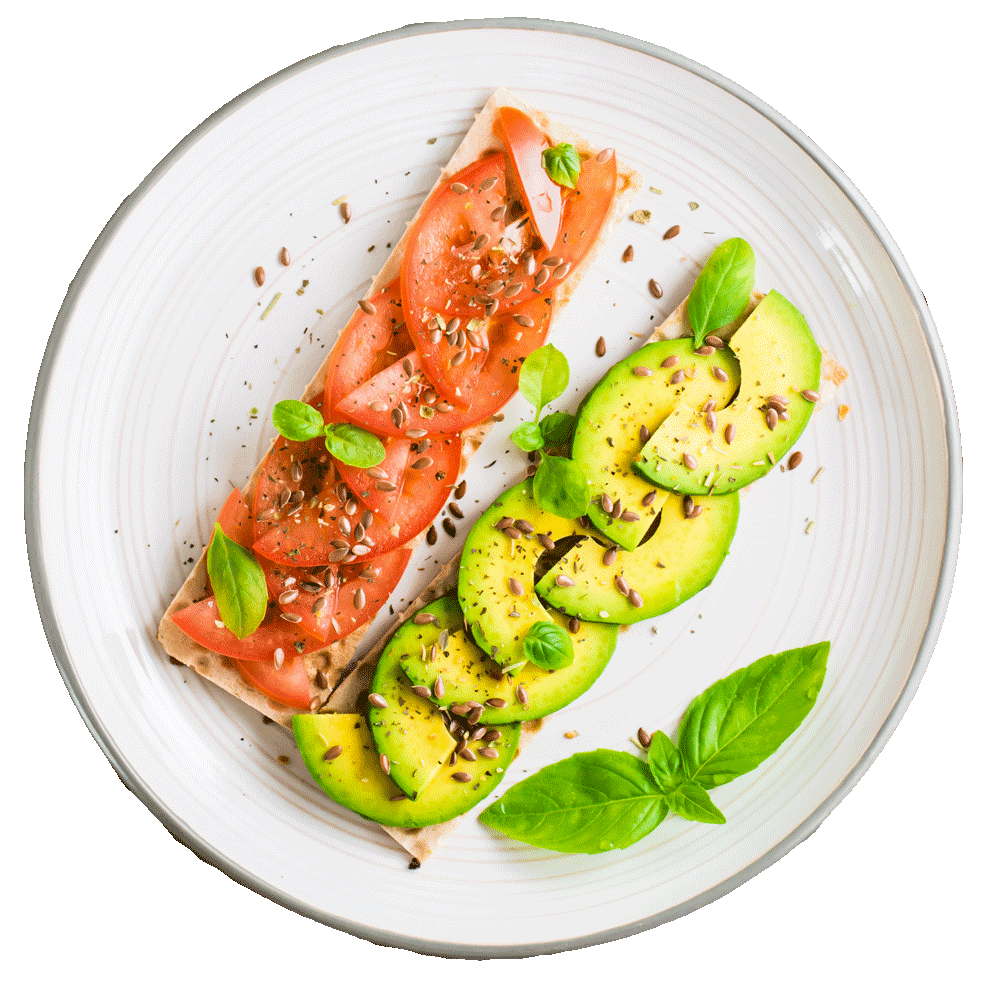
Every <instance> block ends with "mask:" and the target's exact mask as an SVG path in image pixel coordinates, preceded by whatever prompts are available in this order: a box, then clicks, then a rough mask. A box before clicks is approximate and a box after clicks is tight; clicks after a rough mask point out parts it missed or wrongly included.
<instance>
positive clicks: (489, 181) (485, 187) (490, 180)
mask: <svg viewBox="0 0 1000 1000" xmlns="http://www.w3.org/2000/svg"><path fill="white" fill-rule="evenodd" d="M498 180H500V178H499V177H487V178H486V180H484V181H483V182H482V184H480V185H479V190H480V191H489V189H490V188H491V187H493V185H494V184H496V182H497V181H498Z"/></svg>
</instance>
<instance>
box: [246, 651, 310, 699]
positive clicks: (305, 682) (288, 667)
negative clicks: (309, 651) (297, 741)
mask: <svg viewBox="0 0 1000 1000" xmlns="http://www.w3.org/2000/svg"><path fill="white" fill-rule="evenodd" d="M235 663H236V669H237V670H239V672H240V675H241V676H242V678H243V679H244V680H245V681H246V682H247V684H249V685H250V686H251V687H254V688H256V689H257V690H258V691H259V692H260V693H261V694H262V695H265V696H266V697H268V698H270V699H271V700H272V701H276V702H278V703H279V704H280V705H287V706H288V707H289V708H300V709H302V710H303V711H304V712H308V711H309V710H310V708H311V707H312V706H311V702H312V697H311V695H310V691H309V672H308V671H307V670H306V665H305V662H304V661H303V660H301V659H300V658H299V657H297V656H296V657H293V658H292V659H290V660H285V662H284V663H283V664H282V665H281V666H280V667H278V668H276V667H275V666H274V660H267V661H264V660H236V661H235Z"/></svg>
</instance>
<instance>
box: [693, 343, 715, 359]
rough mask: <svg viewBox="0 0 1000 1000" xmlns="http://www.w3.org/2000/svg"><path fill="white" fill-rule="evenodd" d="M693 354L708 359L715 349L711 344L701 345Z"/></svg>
mask: <svg viewBox="0 0 1000 1000" xmlns="http://www.w3.org/2000/svg"><path fill="white" fill-rule="evenodd" d="M694 353H695V354H697V355H698V356H699V357H702V358H710V357H711V356H712V355H713V354H715V348H714V347H713V346H712V345H711V344H702V346H701V347H696V348H695V349H694Z"/></svg>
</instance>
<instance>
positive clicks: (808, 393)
mask: <svg viewBox="0 0 1000 1000" xmlns="http://www.w3.org/2000/svg"><path fill="white" fill-rule="evenodd" d="M800 395H801V396H802V398H803V399H808V400H809V402H810V403H818V402H819V393H818V392H814V391H813V390H812V389H803V390H802V392H801V393H800Z"/></svg>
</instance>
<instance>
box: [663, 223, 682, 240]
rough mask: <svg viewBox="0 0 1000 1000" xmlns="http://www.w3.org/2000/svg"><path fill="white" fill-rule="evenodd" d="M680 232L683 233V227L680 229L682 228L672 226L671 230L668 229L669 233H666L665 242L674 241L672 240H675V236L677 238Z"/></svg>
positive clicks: (664, 235)
mask: <svg viewBox="0 0 1000 1000" xmlns="http://www.w3.org/2000/svg"><path fill="white" fill-rule="evenodd" d="M680 231H681V227H680V226H671V227H670V228H669V229H668V230H667V231H666V232H665V233H664V234H663V238H664V239H665V240H672V239H673V238H674V237H675V236H677V235H678V233H680Z"/></svg>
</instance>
